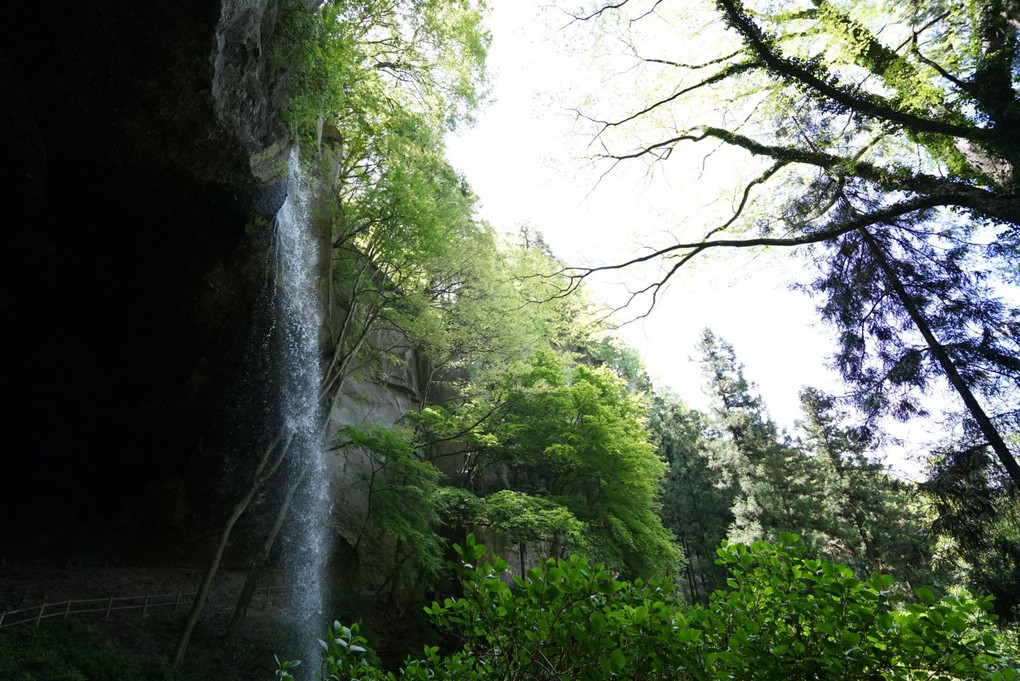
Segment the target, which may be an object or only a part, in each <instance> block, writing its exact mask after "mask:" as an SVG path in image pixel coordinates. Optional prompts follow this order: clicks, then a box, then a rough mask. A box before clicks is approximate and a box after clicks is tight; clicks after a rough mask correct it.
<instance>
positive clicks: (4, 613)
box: [0, 610, 7, 627]
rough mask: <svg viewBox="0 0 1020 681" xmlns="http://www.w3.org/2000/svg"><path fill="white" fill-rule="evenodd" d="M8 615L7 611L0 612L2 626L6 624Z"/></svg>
mask: <svg viewBox="0 0 1020 681" xmlns="http://www.w3.org/2000/svg"><path fill="white" fill-rule="evenodd" d="M5 617H7V611H6V610H4V611H3V612H0V627H2V626H3V625H4V618H5Z"/></svg>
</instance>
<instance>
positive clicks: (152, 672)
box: [0, 622, 178, 681]
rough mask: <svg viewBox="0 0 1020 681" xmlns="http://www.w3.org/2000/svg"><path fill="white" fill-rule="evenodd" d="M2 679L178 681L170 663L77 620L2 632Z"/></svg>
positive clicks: (0, 644)
mask: <svg viewBox="0 0 1020 681" xmlns="http://www.w3.org/2000/svg"><path fill="white" fill-rule="evenodd" d="M0 678H2V679H12V680H13V679H17V680H18V681H122V680H123V679H132V680H133V681H177V678H178V677H177V675H176V674H175V673H174V672H173V671H172V670H171V669H170V668H169V667H167V666H166V665H162V664H156V663H153V662H152V661H149V660H143V659H141V658H138V657H135V656H133V655H130V654H128V653H124V652H121V651H117V650H114V649H112V648H111V647H110V644H109V642H108V641H107V640H105V639H104V637H103V636H101V635H100V634H98V633H97V632H95V631H92V630H90V629H87V628H85V627H84V626H82V625H80V624H77V623H75V622H53V623H48V624H43V625H42V626H40V627H38V628H35V627H30V626H20V627H10V628H8V629H4V630H3V631H0Z"/></svg>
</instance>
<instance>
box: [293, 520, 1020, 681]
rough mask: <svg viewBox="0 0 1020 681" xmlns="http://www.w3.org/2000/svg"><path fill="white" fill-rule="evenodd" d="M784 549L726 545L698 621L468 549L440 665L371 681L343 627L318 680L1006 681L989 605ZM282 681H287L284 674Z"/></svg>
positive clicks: (588, 576) (354, 638)
mask: <svg viewBox="0 0 1020 681" xmlns="http://www.w3.org/2000/svg"><path fill="white" fill-rule="evenodd" d="M798 540H799V538H798V537H797V536H796V535H784V537H783V542H782V543H781V544H778V545H773V544H768V543H764V542H758V543H755V544H753V545H752V546H745V545H724V546H723V547H722V548H720V549H719V550H718V555H719V561H720V563H721V564H722V565H724V566H725V567H726V568H727V570H728V571H729V574H730V577H729V579H728V581H727V585H728V588H727V589H726V590H720V591H716V592H715V594H713V596H712V599H711V602H710V604H709V606H708V607H705V608H701V607H693V608H688V607H684V606H683V604H682V603H681V602H680V601H679V599H678V597H677V596H676V593H675V591H674V590H673V589H672V588H671V587H670V586H669V585H668V584H667V583H664V582H657V581H650V582H642V581H640V580H638V581H635V582H633V583H629V582H619V581H616V580H615V579H614V578H613V576H612V574H610V573H609V572H608V571H607V570H606V569H605V567H604V566H602V565H591V564H590V563H589V562H588V561H587V560H585V559H583V558H579V557H576V556H572V557H571V558H570V559H569V560H552V559H550V560H549V561H547V562H546V564H545V565H544V567H542V568H536V569H534V570H531V571H530V572H529V573H528V574H527V576H526V577H525V578H521V577H517V576H513V577H510V578H508V573H507V572H506V565H505V564H504V563H503V562H502V561H501V560H499V559H498V558H493V559H492V560H491V561H490V562H486V563H481V562H479V561H480V559H482V558H483V556H484V553H485V549H484V548H483V547H481V546H477V545H475V544H474V543H473V540H471V541H469V542H468V543H467V546H466V547H464V548H463V549H461V548H459V547H458V552H459V553H460V556H461V558H462V563H463V565H462V567H461V568H460V569H461V572H462V582H463V586H464V595H463V597H461V598H449V599H446V600H445V601H444V603H442V604H439V603H433V604H432V605H431V606H430V607H429V608H427V609H426V610H427V612H428V613H429V614H430V615H431V616H432V617H433V618H434V620H435V621H436V622H437V624H439V625H440V626H441V627H443V628H445V629H446V630H447V631H449V632H450V633H452V634H454V635H455V636H456V637H457V638H458V640H459V647H458V648H457V649H456V650H454V651H453V652H451V653H450V654H445V655H444V654H440V652H439V650H438V648H435V647H429V646H427V647H426V648H425V650H424V655H423V656H422V658H421V659H418V660H408V661H407V662H406V663H405V664H404V666H403V668H402V669H400V670H399V672H398V673H393V672H387V671H383V670H381V669H379V667H378V665H377V664H376V663H375V662H374V656H373V655H372V653H371V651H369V650H368V649H367V647H366V646H365V645H364V640H363V639H362V638H360V637H359V636H358V634H357V629H356V628H355V627H351V628H346V627H343V626H342V625H340V624H339V623H337V624H336V625H335V627H334V631H333V637H332V641H331V642H330V643H325V642H323V646H324V672H325V673H324V674H323V676H324V678H329V679H338V680H343V681H346V680H348V679H359V680H371V681H383V680H385V681H394V680H396V679H414V680H417V681H425V680H426V679H436V680H443V679H449V680H451V681H453V680H457V681H469V680H478V681H482V680H485V681H503V680H509V679H516V680H523V679H527V680H534V681H539V680H542V681H544V680H547V679H548V680H550V681H553V680H556V681H559V680H561V679H571V680H574V679H577V680H583V681H601V680H604V679H623V678H629V679H641V680H643V681H644V680H652V681H655V680H659V679H661V680H670V681H673V680H676V681H680V680H687V679H697V680H699V681H700V680H709V679H805V680H806V679H861V680H869V681H870V680H871V679H902V680H904V681H906V680H911V681H913V680H915V679H928V680H934V679H989V680H994V681H1011V680H1013V679H1016V678H1017V670H1016V668H1015V662H1012V661H1009V660H1007V659H1005V658H1004V657H1002V656H1001V655H999V654H998V653H997V647H998V643H999V641H998V638H997V636H996V635H995V630H994V619H995V618H994V616H993V615H991V614H989V612H988V610H989V605H990V599H989V598H978V599H973V598H969V597H947V598H944V599H942V600H941V601H939V600H936V598H935V596H934V594H933V593H932V592H931V591H929V590H927V589H924V588H920V589H917V590H916V591H915V592H914V593H915V596H916V598H915V599H913V600H908V599H906V598H905V597H904V596H902V595H901V593H900V592H899V591H898V590H895V589H893V588H892V586H893V585H892V579H891V578H890V577H888V576H885V575H880V574H874V575H872V577H871V578H870V579H869V580H867V581H862V580H859V579H857V578H855V577H854V576H853V574H852V573H851V572H850V570H849V569H848V568H847V567H846V566H844V565H835V564H832V563H826V562H824V561H820V560H807V559H804V558H802V557H801V550H800V548H799V547H798V546H797V541H798ZM279 673H280V674H281V678H282V679H288V678H290V677H289V676H287V670H286V669H283V670H281V672H279Z"/></svg>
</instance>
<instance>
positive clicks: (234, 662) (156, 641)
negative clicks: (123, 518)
mask: <svg viewBox="0 0 1020 681" xmlns="http://www.w3.org/2000/svg"><path fill="white" fill-rule="evenodd" d="M201 578H202V571H201V570H198V569H194V568H191V569H189V568H168V567H158V568H146V567H91V566H70V565H69V566H66V567H56V566H46V565H31V564H19V565H0V611H2V612H5V613H8V614H7V615H6V618H7V621H8V622H9V621H12V620H22V619H26V618H28V617H29V616H30V615H31V614H33V613H37V612H38V608H39V607H40V606H42V605H43V604H44V603H48V604H56V603H64V602H66V601H68V600H85V599H109V598H111V597H112V598H114V599H119V598H125V599H126V598H128V597H141V598H140V599H135V600H132V601H130V603H135V604H138V603H142V602H144V597H145V596H169V597H171V598H167V599H165V600H166V602H171V603H173V602H176V598H173V596H174V595H176V594H178V593H182V594H189V593H193V592H194V591H195V590H196V589H197V587H198V584H199V581H200V580H201ZM243 581H244V573H243V572H240V571H221V572H220V574H219V575H218V576H217V579H216V582H215V584H214V586H213V589H212V591H211V592H210V594H209V598H208V600H207V602H206V606H205V610H204V612H203V615H202V619H201V620H200V621H199V624H198V626H197V627H196V630H195V633H194V635H193V638H192V642H191V643H190V645H189V649H188V656H187V657H186V658H185V661H184V664H183V665H182V668H181V678H182V679H184V680H186V681H191V680H193V679H194V680H196V681H198V680H203V679H214V678H215V679H217V680H220V681H222V680H230V679H258V678H265V679H272V678H273V676H274V674H273V671H274V670H275V662H274V660H273V655H274V653H277V652H279V653H280V655H281V658H283V657H285V656H286V655H285V651H283V648H285V647H287V646H288V645H297V643H296V642H292V641H291V639H292V634H289V633H288V623H289V622H290V621H291V620H292V618H291V617H289V616H288V614H287V613H286V612H285V609H284V606H285V603H281V602H279V599H277V602H273V601H272V600H270V599H269V598H268V597H267V594H266V592H263V593H261V594H259V595H257V596H256V597H255V599H254V600H253V602H252V607H251V609H250V611H249V614H248V624H247V626H246V627H245V630H244V633H243V634H242V638H241V642H240V643H239V645H238V648H237V650H235V651H226V650H225V649H224V647H223V643H222V635H223V632H225V631H226V628H227V623H228V622H229V620H230V617H231V615H232V613H233V608H234V604H235V602H236V600H237V597H238V594H239V593H240V590H241V586H242V584H243ZM115 602H117V603H129V601H115ZM95 605H96V607H102V604H101V603H97V604H95ZM190 605H191V599H190V598H187V597H184V598H182V599H181V602H180V605H179V606H178V607H177V608H176V609H175V608H174V607H173V606H172V605H166V606H160V607H153V608H150V609H149V610H148V611H147V613H146V615H145V617H143V616H142V609H141V608H136V609H130V610H119V611H118V610H114V611H113V612H111V613H110V614H109V616H108V617H107V616H106V613H105V611H103V612H97V613H91V614H81V615H73V614H72V615H71V619H74V620H76V621H78V622H80V623H82V624H84V625H86V626H88V627H90V628H93V629H96V630H98V631H100V632H102V633H103V634H104V635H106V636H107V637H108V638H109V639H110V641H111V643H112V645H114V646H115V647H117V648H120V649H124V650H126V651H129V652H131V653H134V654H137V655H140V656H142V657H145V658H148V659H151V660H167V659H169V657H170V654H171V652H172V650H173V648H174V645H175V643H176V640H177V636H178V634H179V632H180V629H181V626H182V624H183V621H184V618H185V616H186V615H187V612H188V608H189V607H190ZM25 608H32V609H33V610H32V611H31V612H29V613H24V612H23V613H18V614H10V613H11V611H17V610H22V609H25ZM44 614H45V615H50V614H53V615H55V616H53V617H45V618H44V619H43V620H42V621H43V622H49V621H55V620H59V619H62V618H63V610H62V609H61V608H60V607H55V608H54V607H48V608H47V609H46V610H45V612H44ZM14 626H28V627H30V626H34V622H32V621H30V622H28V623H25V624H17V625H14ZM274 648H276V650H274Z"/></svg>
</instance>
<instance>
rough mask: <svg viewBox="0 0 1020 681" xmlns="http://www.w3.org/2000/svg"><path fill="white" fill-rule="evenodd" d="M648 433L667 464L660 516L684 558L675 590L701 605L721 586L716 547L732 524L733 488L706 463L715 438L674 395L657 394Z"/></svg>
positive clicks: (722, 573)
mask: <svg viewBox="0 0 1020 681" xmlns="http://www.w3.org/2000/svg"><path fill="white" fill-rule="evenodd" d="M650 429H651V431H652V433H653V437H654V441H655V443H656V448H657V450H658V452H659V456H661V457H662V458H663V460H664V461H665V462H666V464H667V465H668V469H667V471H666V476H665V479H664V480H663V489H662V493H661V495H660V497H659V499H660V502H661V508H660V510H659V515H660V516H661V517H662V522H663V525H665V526H666V527H667V528H669V529H670V530H672V531H673V533H674V534H676V536H677V537H678V539H679V541H680V546H681V547H682V548H683V551H684V556H685V557H686V559H687V561H686V564H685V565H684V580H683V581H682V582H680V586H681V587H682V588H683V590H684V593H685V594H686V595H687V597H688V598H690V599H691V600H692V601H697V602H704V601H707V600H708V597H709V595H710V594H711V593H712V592H713V591H715V590H716V589H719V588H722V587H723V586H724V585H725V579H726V571H725V569H723V567H722V566H721V565H719V564H718V563H717V562H716V554H715V549H716V547H717V546H719V544H720V543H721V542H722V541H723V540H724V539H725V538H726V535H727V533H728V532H729V528H730V525H731V524H732V523H733V520H734V518H733V511H732V508H733V502H734V500H735V497H736V493H737V489H736V487H735V486H734V485H733V484H731V483H729V482H727V479H728V478H729V476H728V475H727V474H726V472H725V471H724V470H723V469H722V468H721V467H720V466H718V465H713V464H712V462H711V459H710V457H711V452H712V442H711V438H713V437H714V434H713V433H712V432H711V431H710V429H709V426H708V423H707V421H706V419H705V417H704V416H703V415H702V414H700V413H698V412H697V411H695V410H693V409H689V408H687V407H686V406H684V405H683V404H682V403H680V402H679V401H677V400H676V398H674V397H670V396H656V400H655V403H654V406H653V409H652V419H651V422H650Z"/></svg>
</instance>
